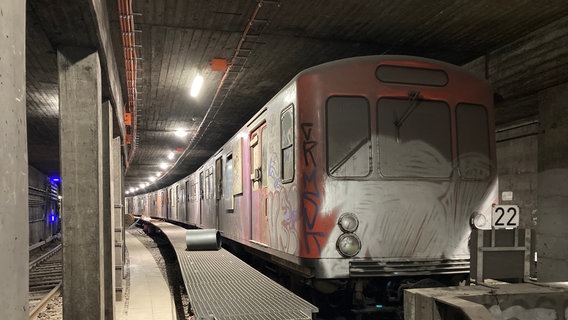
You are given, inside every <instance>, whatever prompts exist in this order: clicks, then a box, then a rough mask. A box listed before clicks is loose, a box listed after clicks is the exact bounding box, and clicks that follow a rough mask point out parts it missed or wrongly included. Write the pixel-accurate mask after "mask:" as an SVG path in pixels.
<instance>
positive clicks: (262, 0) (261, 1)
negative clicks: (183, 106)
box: [160, 0, 269, 178]
mask: <svg viewBox="0 0 568 320" xmlns="http://www.w3.org/2000/svg"><path fill="white" fill-rule="evenodd" d="M265 2H267V3H269V2H268V1H265V0H259V1H258V3H257V4H256V7H255V8H254V10H253V12H252V14H251V16H250V18H249V20H248V23H247V25H246V27H245V30H244V31H243V34H242V35H241V39H240V40H239V43H238V44H237V47H236V48H235V52H234V53H233V57H232V58H231V61H230V62H229V63H228V64H227V69H226V70H225V73H224V74H223V77H222V78H221V81H220V82H219V86H218V87H217V89H216V90H215V95H214V96H213V100H212V101H211V104H210V105H209V108H208V109H207V112H206V113H205V116H204V117H203V119H201V122H200V123H199V126H198V127H197V130H195V134H193V136H192V137H191V141H190V142H189V143H188V144H187V147H186V148H185V149H184V151H183V152H182V154H181V155H180V156H179V157H178V159H177V160H176V162H175V163H174V164H173V165H171V166H170V168H169V169H168V170H167V171H166V172H165V173H164V174H163V175H162V177H164V176H165V175H167V174H168V173H169V172H170V171H172V170H173V169H174V168H175V167H176V166H177V165H178V163H179V162H180V161H182V159H185V157H187V155H188V153H189V151H190V148H191V147H192V146H193V142H194V141H195V138H196V137H197V136H198V135H199V131H200V130H201V128H202V127H203V124H204V123H205V120H206V119H207V116H208V115H209V113H210V112H211V109H212V108H213V105H214V102H215V100H216V99H217V96H219V92H220V91H221V87H223V84H224V83H225V80H226V79H227V76H228V75H229V73H230V72H231V68H232V67H233V66H234V65H235V61H236V60H237V59H238V58H239V53H240V51H241V48H242V46H243V43H244V42H245V41H246V38H247V36H249V34H248V33H249V31H250V28H251V26H252V24H253V23H254V22H255V21H257V20H256V16H257V15H258V12H259V11H260V8H261V7H262V5H263V4H264V3H265ZM263 21H264V20H263ZM253 36H256V35H253ZM208 126H209V125H208ZM160 178H161V177H160Z"/></svg>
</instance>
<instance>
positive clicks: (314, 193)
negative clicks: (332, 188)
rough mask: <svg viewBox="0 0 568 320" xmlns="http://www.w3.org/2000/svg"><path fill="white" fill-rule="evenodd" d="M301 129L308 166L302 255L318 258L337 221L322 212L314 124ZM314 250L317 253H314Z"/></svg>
mask: <svg viewBox="0 0 568 320" xmlns="http://www.w3.org/2000/svg"><path fill="white" fill-rule="evenodd" d="M301 127H302V138H303V140H304V141H303V142H302V146H303V148H302V155H303V157H304V164H305V166H306V167H305V169H304V170H305V171H304V172H303V173H302V179H301V183H302V218H303V219H302V220H303V221H304V225H303V228H302V230H303V237H302V238H303V239H304V240H305V241H304V242H303V243H304V247H303V248H302V253H303V255H307V256H317V255H319V254H320V253H321V250H322V247H323V246H324V245H325V244H326V243H327V238H328V237H329V233H328V232H329V230H332V228H333V225H334V224H335V222H334V221H335V220H334V217H333V215H328V216H327V217H324V216H322V215H321V212H320V208H321V204H322V199H323V196H324V190H322V188H321V185H320V181H321V180H320V179H319V178H318V176H317V173H318V168H317V162H316V155H315V154H314V151H315V147H316V146H317V145H318V141H316V140H315V139H314V137H313V136H312V129H313V124H312V123H309V122H305V123H302V125H301ZM310 170H311V171H310ZM314 249H316V250H317V252H315V251H313V250H314Z"/></svg>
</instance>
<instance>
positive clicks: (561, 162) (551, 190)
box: [536, 85, 568, 282]
mask: <svg viewBox="0 0 568 320" xmlns="http://www.w3.org/2000/svg"><path fill="white" fill-rule="evenodd" d="M538 98H539V121H540V126H541V131H540V134H539V139H538V213H537V215H538V221H537V239H536V241H537V253H538V265H537V277H538V280H539V281H541V282H550V281H568V228H567V226H568V138H567V137H568V108H566V106H567V105H566V101H568V85H561V86H557V87H554V88H550V89H547V90H544V91H541V92H540V93H539V97H538Z"/></svg>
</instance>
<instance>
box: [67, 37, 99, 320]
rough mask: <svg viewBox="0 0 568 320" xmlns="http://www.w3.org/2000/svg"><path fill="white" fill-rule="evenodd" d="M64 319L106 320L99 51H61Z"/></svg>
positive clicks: (68, 49)
mask: <svg viewBox="0 0 568 320" xmlns="http://www.w3.org/2000/svg"><path fill="white" fill-rule="evenodd" d="M57 64H58V69H59V119H60V120H59V127H60V129H59V130H60V131H59V134H60V137H59V139H60V157H61V186H62V197H63V198H62V205H61V213H62V235H63V310H64V312H63V319H64V320H75V319H104V313H105V304H104V301H105V299H104V283H103V279H104V268H103V266H104V250H103V248H104V246H103V245H104V241H103V240H104V239H103V170H102V168H103V142H102V141H103V139H102V137H103V132H102V131H103V124H102V106H101V99H102V97H101V95H102V94H101V68H100V62H99V56H98V54H97V53H96V52H93V51H87V50H86V49H82V48H60V49H59V50H58V52H57Z"/></svg>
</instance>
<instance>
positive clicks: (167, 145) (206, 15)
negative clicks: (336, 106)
mask: <svg viewBox="0 0 568 320" xmlns="http://www.w3.org/2000/svg"><path fill="white" fill-rule="evenodd" d="M119 2H120V0H119V1H117V0H109V1H107V2H106V6H107V10H108V15H109V16H108V21H109V26H110V31H111V37H112V46H113V50H114V53H115V58H116V62H117V65H118V73H119V77H120V81H121V86H122V98H123V100H124V101H125V103H126V102H127V101H128V95H127V93H128V88H127V78H128V77H127V76H128V74H127V72H126V71H125V70H126V68H125V58H124V47H123V42H122V36H123V34H122V32H121V23H120V15H119V13H118V10H119ZM126 2H127V1H126ZM89 3H90V1H87V0H60V1H52V0H28V1H27V30H26V31H27V33H26V69H27V70H26V79H27V81H26V89H27V130H28V149H29V162H30V165H32V166H34V167H36V168H38V169H39V170H41V171H43V172H44V173H46V174H49V175H55V174H58V172H59V151H58V150H59V128H58V118H59V116H58V73H57V64H56V52H57V48H59V47H62V46H73V47H83V48H92V49H93V50H96V49H97V47H98V42H97V30H96V29H95V28H93V27H90V26H91V25H93V23H92V21H90V17H89V15H88V14H86V13H87V12H89V10H92V8H91V6H90V4H89ZM261 4H262V5H259V2H257V1H254V0H191V1H189V0H132V11H133V19H134V29H135V30H134V33H133V35H134V40H135V43H133V46H132V48H131V49H129V50H134V52H135V54H136V62H137V67H136V84H135V86H136V92H137V96H136V98H137V99H136V100H137V101H136V105H137V106H136V109H137V112H136V114H135V115H133V117H134V116H135V117H136V120H137V131H136V132H137V140H136V150H135V152H134V156H133V157H132V158H131V159H129V160H130V161H129V167H128V169H127V173H126V179H125V187H126V188H127V189H128V188H129V187H130V186H137V185H138V184H139V183H142V182H147V181H148V178H149V176H150V175H155V174H156V172H159V171H162V172H163V171H165V170H162V169H160V168H159V164H160V163H161V162H167V163H170V164H172V163H176V164H175V165H174V166H170V168H169V169H167V170H168V171H169V173H168V174H167V175H165V176H163V177H162V178H161V179H159V180H158V181H156V182H155V183H152V184H151V185H150V186H149V187H147V190H153V189H156V188H159V187H163V186H166V185H169V184H171V183H172V182H173V181H176V180H178V179H180V178H181V177H183V176H186V175H187V174H189V173H190V172H192V171H193V170H195V169H197V168H198V167H199V166H200V165H201V164H202V163H203V162H204V161H205V160H206V159H207V158H208V157H210V156H211V155H212V154H213V153H214V152H215V151H216V150H217V149H218V148H219V147H220V146H221V145H222V144H223V143H224V142H225V141H226V140H227V139H228V138H229V137H231V136H232V135H233V134H234V133H235V132H236V131H237V130H238V128H240V127H241V126H242V125H243V124H244V123H245V121H246V120H248V119H249V118H250V117H251V116H252V115H253V114H254V113H255V112H256V111H258V110H259V109H260V108H261V107H262V106H263V105H264V104H265V103H266V102H267V101H268V100H269V99H270V98H271V97H272V96H273V95H274V94H275V93H277V92H278V91H279V89H280V88H282V87H283V86H284V85H285V84H286V83H287V82H288V81H289V80H290V79H291V78H292V77H293V76H294V75H295V74H297V73H298V72H299V71H300V70H302V69H305V68H307V67H310V66H313V65H316V64H320V63H323V62H326V61H330V60H336V59H340V58H345V57H350V56H358V55H370V54H411V55H418V56H423V57H429V58H434V59H439V60H444V61H447V62H451V63H454V64H458V65H461V64H464V63H467V62H469V61H471V60H473V59H476V58H478V57H480V56H483V55H485V54H487V53H488V52H491V51H493V50H495V49H497V48H500V47H502V46H503V45H505V44H508V43H511V42H513V41H515V40H517V39H519V38H521V37H523V36H525V35H527V34H529V33H531V32H532V31H535V30H537V29H538V28H540V27H542V26H544V25H547V24H549V23H551V22H554V21H557V20H559V19H561V18H563V17H566V16H567V15H568V6H567V5H566V4H565V2H564V0H561V1H494V0H479V1H469V0H457V1H456V0H441V1H419V0H399V1H377V0H365V1H364V0H351V1H346V0H341V1H340V0H312V1H305V0H280V1H263V2H262V3H261ZM245 34H246V36H244V35H245ZM237 48H240V50H238V51H237ZM215 58H217V59H225V60H227V61H229V62H232V63H233V66H232V67H231V69H230V72H228V73H227V75H226V76H225V78H224V81H223V85H222V86H221V80H222V78H223V77H224V72H223V71H213V70H212V68H211V65H210V63H211V61H212V59H215ZM197 73H200V74H202V75H203V77H204V85H203V88H202V90H201V92H200V94H199V96H197V97H196V98H193V97H191V96H190V95H189V90H190V87H191V83H192V81H193V78H194V77H195V75H196V74H197ZM108 86H109V84H108V83H103V99H106V98H107V97H108V96H109V93H108V90H109V89H108ZM217 91H218V93H217V94H216V92H217ZM497 121H499V119H497ZM116 126H117V124H115V127H116ZM176 129H184V130H186V131H187V133H188V135H187V136H185V137H177V136H176V135H175V134H174V132H175V130H176ZM176 150H177V151H176ZM170 151H174V153H175V158H174V159H173V160H168V159H167V155H168V153H169V152H170ZM183 151H185V152H183ZM180 155H181V157H180Z"/></svg>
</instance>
